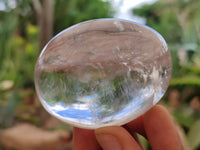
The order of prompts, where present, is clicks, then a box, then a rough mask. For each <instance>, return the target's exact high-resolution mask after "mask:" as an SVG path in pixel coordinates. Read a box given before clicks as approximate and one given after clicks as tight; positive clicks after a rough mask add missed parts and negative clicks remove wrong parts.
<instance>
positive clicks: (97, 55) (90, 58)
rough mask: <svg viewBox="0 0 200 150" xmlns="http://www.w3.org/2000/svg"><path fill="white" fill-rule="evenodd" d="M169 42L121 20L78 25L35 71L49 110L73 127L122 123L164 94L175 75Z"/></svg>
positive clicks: (54, 43) (52, 44)
mask: <svg viewBox="0 0 200 150" xmlns="http://www.w3.org/2000/svg"><path fill="white" fill-rule="evenodd" d="M171 69H172V64H171V56H170V52H169V50H168V47H167V45H166V42H165V40H164V39H163V38H162V36H161V35H160V34H158V33H157V32H156V31H154V30H152V29H151V28H149V27H146V26H144V25H140V24H137V23H134V22H130V21H125V20H119V19H97V20H91V21H87V22H83V23H80V24H77V25H74V26H72V27H70V28H68V29H66V30H64V31H62V32H61V33H59V34H58V35H57V36H55V37H54V38H53V39H52V40H51V41H50V42H49V43H48V44H47V45H46V46H45V47H44V49H43V51H42V52H41V54H40V56H39V58H38V61H37V64H36V67H35V86H36V90H37V94H38V96H39V98H40V100H41V102H42V104H43V106H44V107H45V109H46V110H47V111H48V112H49V113H50V114H52V115H54V116H55V117H57V118H59V119H61V120H62V121H64V122H66V123H68V124H71V125H73V126H77V127H81V128H91V129H94V128H98V127H102V126H107V125H122V124H124V123H127V122H128V121H131V120H133V119H135V118H136V117H138V116H140V115H142V114H143V113H145V112H146V111H147V110H149V109H150V108H151V107H152V106H153V105H155V104H156V103H157V102H158V101H159V100H160V99H161V97H162V96H163V95H164V93H165V91H166V89H167V87H168V84H169V81H170V77H171Z"/></svg>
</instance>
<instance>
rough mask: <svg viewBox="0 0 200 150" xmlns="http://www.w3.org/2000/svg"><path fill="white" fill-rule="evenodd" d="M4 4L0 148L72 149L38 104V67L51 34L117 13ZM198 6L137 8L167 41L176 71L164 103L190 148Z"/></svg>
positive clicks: (55, 3) (197, 110) (198, 129)
mask: <svg viewBox="0 0 200 150" xmlns="http://www.w3.org/2000/svg"><path fill="white" fill-rule="evenodd" d="M121 1H122V2H123V0H121ZM0 6H1V7H0V8H1V9H0V149H2V150H4V149H5V150H7V149H19V150H23V149H24V150H25V149H38V150H39V149H59V150H62V149H72V144H71V139H72V134H71V133H72V128H71V127H70V126H69V125H66V124H64V123H62V122H60V121H58V120H56V119H55V118H53V117H51V116H50V115H49V114H48V113H46V111H45V110H44V109H43V107H42V106H41V104H40V102H39V101H38V98H37V95H36V93H35V88H34V66H35V63H36V60H37V57H38V55H39V53H40V51H41V49H42V48H43V47H44V45H45V44H46V43H47V42H48V41H49V40H50V39H51V38H52V37H53V36H54V35H56V34H57V33H59V32H60V31H62V30H63V29H65V28H67V27H69V26H71V25H74V24H76V23H79V22H81V21H85V20H90V19H96V18H109V17H113V16H115V14H116V13H117V11H118V9H117V8H115V7H114V6H113V5H112V3H111V0H110V1H109V0H108V1H105V0H0ZM199 8H200V1H199V0H157V1H155V2H154V3H151V4H145V3H144V4H143V5H139V6H138V7H136V8H134V9H132V13H133V14H134V15H137V16H140V17H143V18H144V19H145V20H146V24H147V25H148V26H150V27H152V28H154V29H155V30H157V31H158V32H159V33H160V34H161V35H162V36H163V37H164V38H165V40H166V42H167V43H168V46H169V49H170V51H171V55H172V60H173V73H172V79H171V82H170V86H169V88H168V91H167V92H166V94H165V96H164V97H163V99H162V100H161V102H160V103H161V104H163V105H165V107H166V108H168V110H169V111H170V113H171V114H172V116H173V118H174V121H175V122H176V126H177V128H178V131H179V133H180V135H181V137H182V140H183V142H184V145H185V147H186V149H188V150H200V19H199V18H200V9H199ZM122 19H123V18H122ZM133 21H134V20H133ZM140 138H141V140H142V143H143V145H144V147H146V149H150V148H149V147H150V146H149V144H148V142H147V141H146V140H145V139H144V138H142V137H140Z"/></svg>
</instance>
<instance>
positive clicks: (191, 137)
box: [188, 120, 200, 149]
mask: <svg viewBox="0 0 200 150" xmlns="http://www.w3.org/2000/svg"><path fill="white" fill-rule="evenodd" d="M188 142H189V144H190V146H191V148H192V149H195V148H197V147H198V146H200V120H197V121H196V122H195V123H194V124H193V125H192V126H191V128H190V130H189V132H188Z"/></svg>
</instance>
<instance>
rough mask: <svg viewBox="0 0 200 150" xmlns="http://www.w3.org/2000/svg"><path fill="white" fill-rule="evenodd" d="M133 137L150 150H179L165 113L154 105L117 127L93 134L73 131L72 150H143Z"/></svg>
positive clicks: (179, 141) (177, 136) (178, 140)
mask: <svg viewBox="0 0 200 150" xmlns="http://www.w3.org/2000/svg"><path fill="white" fill-rule="evenodd" d="M136 133H139V134H141V135H143V136H144V137H146V138H147V139H148V141H149V143H150V145H151V147H152V149H153V150H183V146H182V144H181V140H180V138H179V135H178V133H177V131H176V128H175V126H174V124H173V121H172V119H171V117H170V114H169V113H168V111H167V110H166V109H165V108H164V107H163V106H160V105H156V106H154V107H153V108H151V109H150V110H149V111H148V112H146V113H145V114H144V115H143V116H141V117H139V118H137V119H135V120H133V121H131V122H129V123H127V124H126V125H124V126H122V127H120V126H109V127H102V128H99V129H96V130H86V129H80V128H74V130H73V149H74V150H101V148H102V149H103V150H143V148H142V145H141V144H140V142H139V140H138V138H137V136H136Z"/></svg>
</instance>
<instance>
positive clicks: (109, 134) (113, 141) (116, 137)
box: [95, 126, 141, 150]
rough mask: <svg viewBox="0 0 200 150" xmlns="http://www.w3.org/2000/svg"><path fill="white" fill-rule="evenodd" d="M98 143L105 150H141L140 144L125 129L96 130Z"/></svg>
mask: <svg viewBox="0 0 200 150" xmlns="http://www.w3.org/2000/svg"><path fill="white" fill-rule="evenodd" d="M95 135H96V138H97V141H98V142H99V144H100V145H101V147H102V148H103V149H104V150H131V149H132V148H133V147H134V148H135V150H141V148H140V146H139V144H138V143H137V142H136V141H135V139H134V138H133V137H132V136H131V135H130V134H129V132H128V131H127V130H126V129H124V128H123V127H119V126H109V127H102V128H99V129H96V130H95Z"/></svg>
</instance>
